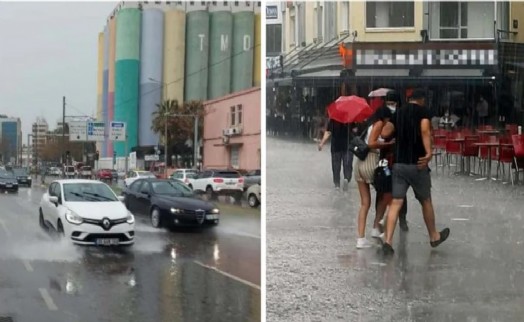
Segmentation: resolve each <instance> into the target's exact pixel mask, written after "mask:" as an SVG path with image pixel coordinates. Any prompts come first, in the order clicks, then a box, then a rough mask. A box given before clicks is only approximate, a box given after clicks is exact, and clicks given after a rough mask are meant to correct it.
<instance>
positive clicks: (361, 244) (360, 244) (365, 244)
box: [357, 237, 373, 248]
mask: <svg viewBox="0 0 524 322" xmlns="http://www.w3.org/2000/svg"><path fill="white" fill-rule="evenodd" d="M372 246H373V244H372V243H371V242H370V241H369V240H367V239H366V238H365V237H364V238H357V248H369V247H372Z"/></svg>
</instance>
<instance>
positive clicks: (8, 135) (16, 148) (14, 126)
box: [0, 115, 22, 165]
mask: <svg viewBox="0 0 524 322" xmlns="http://www.w3.org/2000/svg"><path fill="white" fill-rule="evenodd" d="M21 152H22V125H21V121H20V119H19V118H14V117H7V116H5V115H2V116H0V162H2V163H3V164H8V163H10V164H13V165H15V164H18V163H19V161H20V153H21Z"/></svg>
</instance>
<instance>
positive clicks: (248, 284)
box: [193, 261, 260, 290]
mask: <svg viewBox="0 0 524 322" xmlns="http://www.w3.org/2000/svg"><path fill="white" fill-rule="evenodd" d="M193 262H194V263H195V264H197V265H199V266H202V267H204V268H207V269H210V270H212V271H215V272H217V273H219V274H222V275H224V276H226V277H229V278H231V279H233V280H235V281H237V282H240V283H242V284H245V285H247V286H250V287H252V288H254V289H257V290H260V286H258V285H256V284H253V283H251V282H248V281H246V280H244V279H241V278H240V277H237V276H235V275H231V274H229V273H226V272H224V271H221V270H219V269H218V268H216V267H213V266H209V265H206V264H204V263H202V262H200V261H193Z"/></svg>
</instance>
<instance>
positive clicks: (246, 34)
mask: <svg viewBox="0 0 524 322" xmlns="http://www.w3.org/2000/svg"><path fill="white" fill-rule="evenodd" d="M241 6H245V7H243V8H242V7H239V8H235V7H233V9H234V10H235V11H238V12H234V13H233V57H232V60H231V61H232V77H231V78H232V79H231V90H232V91H233V92H238V91H241V90H243V89H246V88H250V87H252V84H253V46H254V44H255V40H254V37H253V36H254V30H255V17H254V14H253V8H251V6H247V5H246V3H243V2H242V3H241Z"/></svg>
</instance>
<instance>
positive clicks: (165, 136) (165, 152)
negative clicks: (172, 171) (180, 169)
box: [164, 112, 169, 179]
mask: <svg viewBox="0 0 524 322" xmlns="http://www.w3.org/2000/svg"><path fill="white" fill-rule="evenodd" d="M165 116H166V119H165V120H164V158H165V162H164V163H165V164H164V176H165V179H167V160H168V155H169V153H168V152H167V151H168V148H167V120H168V118H169V114H168V113H167V112H166V114H165Z"/></svg>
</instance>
